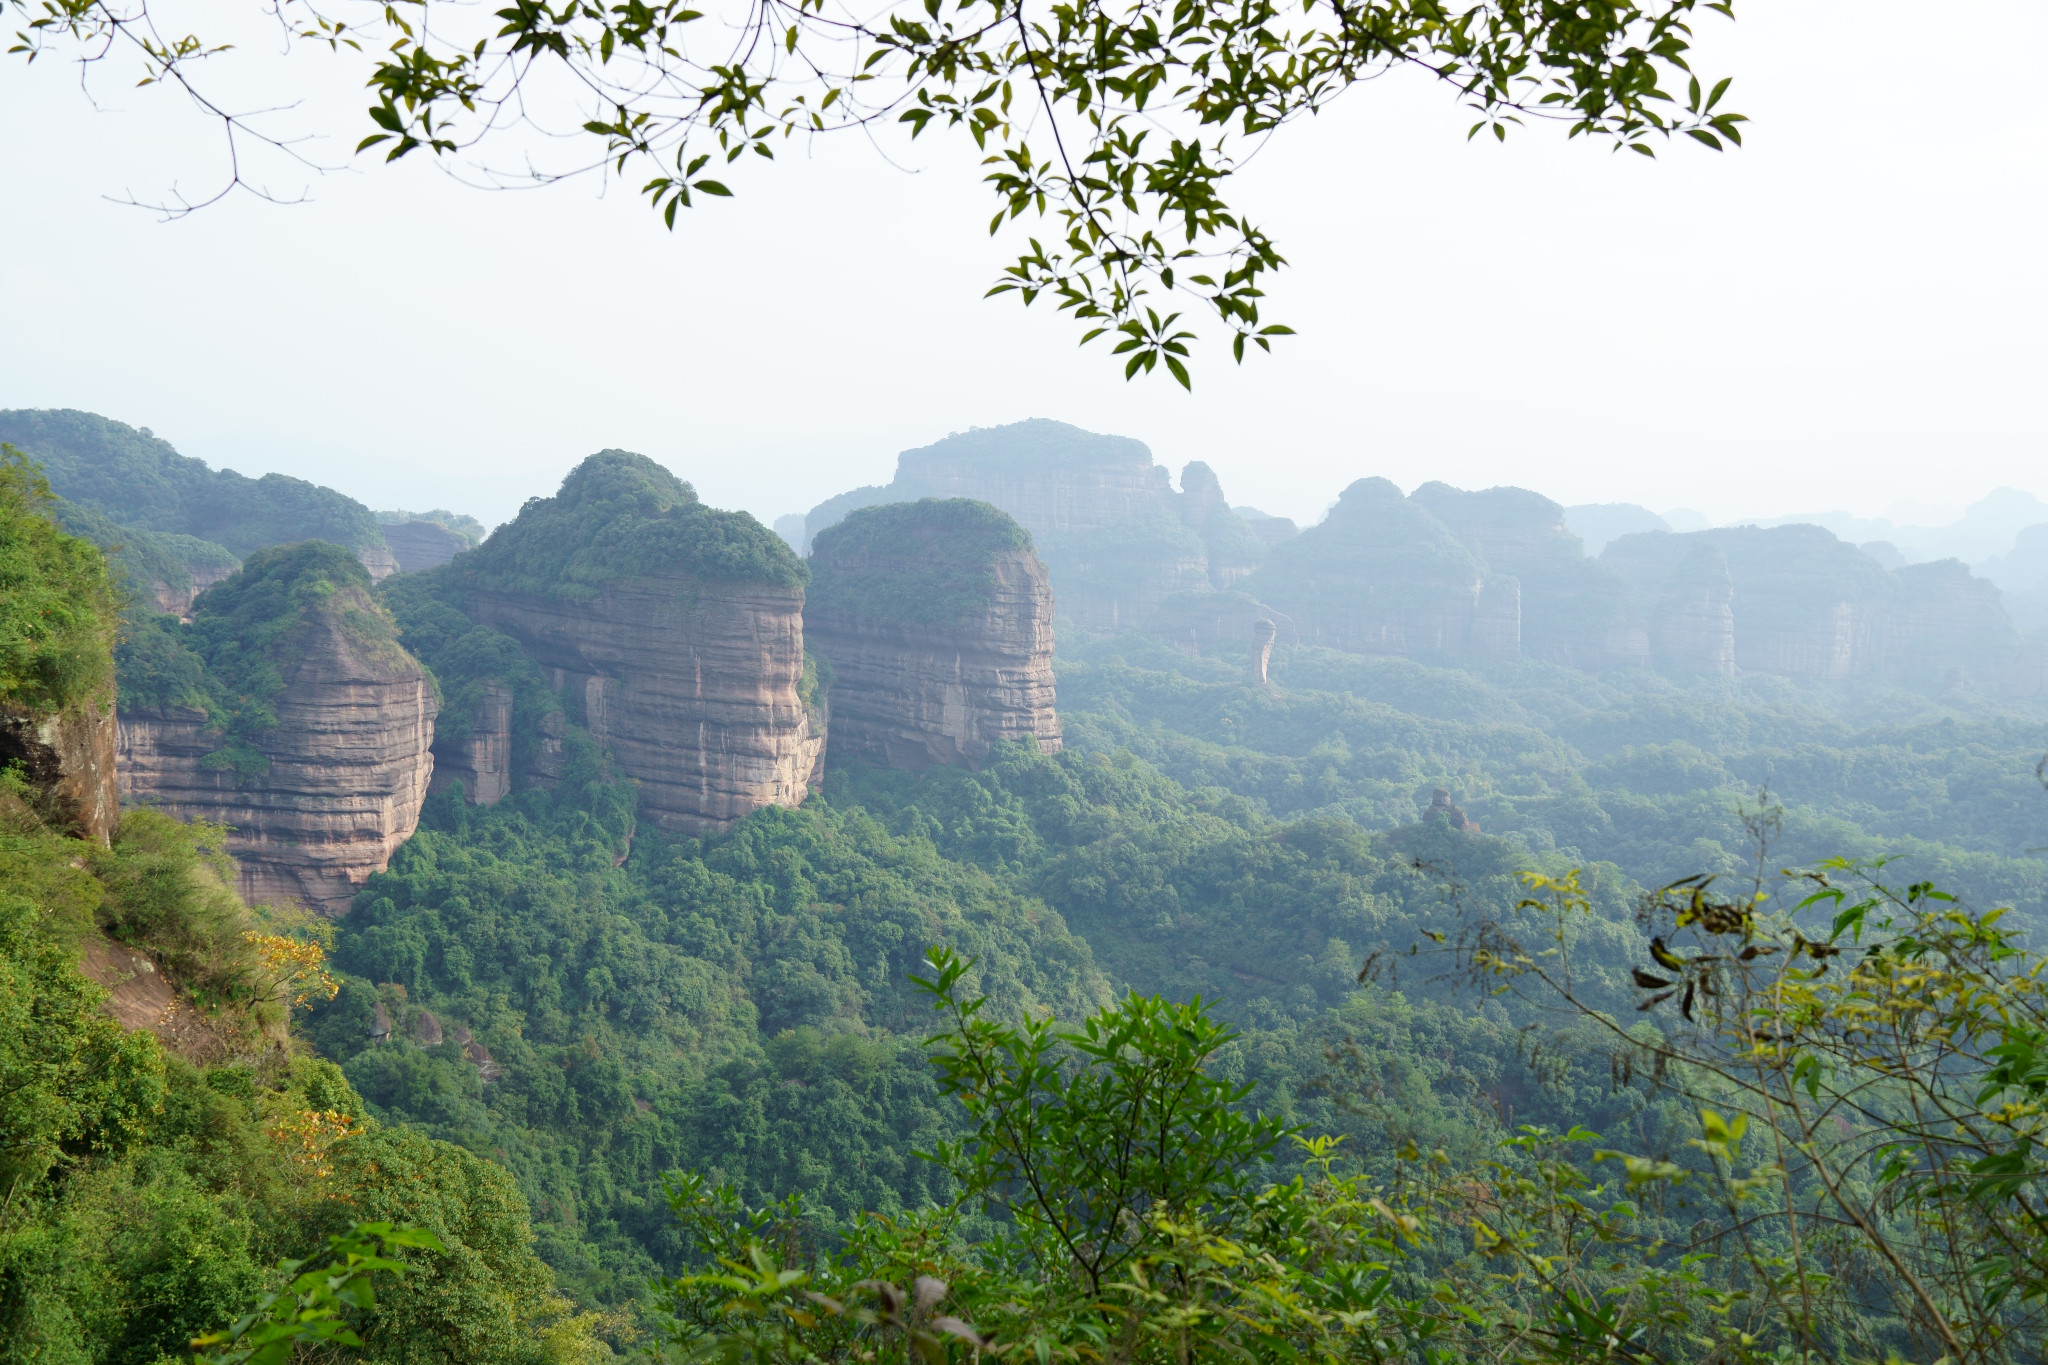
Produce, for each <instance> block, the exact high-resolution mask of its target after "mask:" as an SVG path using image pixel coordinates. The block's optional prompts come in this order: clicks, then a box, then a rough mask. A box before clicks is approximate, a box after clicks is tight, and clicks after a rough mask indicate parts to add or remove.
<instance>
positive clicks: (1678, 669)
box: [1652, 543, 1735, 677]
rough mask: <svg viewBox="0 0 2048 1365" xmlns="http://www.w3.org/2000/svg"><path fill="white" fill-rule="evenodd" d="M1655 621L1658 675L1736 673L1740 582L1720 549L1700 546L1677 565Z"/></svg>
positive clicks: (1669, 578)
mask: <svg viewBox="0 0 2048 1365" xmlns="http://www.w3.org/2000/svg"><path fill="white" fill-rule="evenodd" d="M1655 621H1656V626H1655V636H1654V639H1653V642H1652V643H1653V647H1654V648H1653V655H1654V658H1655V660H1656V666H1657V668H1658V670H1659V671H1661V672H1663V673H1667V674H1670V675H1672V676H1674V677H1683V676H1686V675H1689V674H1710V673H1711V674H1719V675H1721V676H1724V677H1725V676H1729V675H1732V674H1733V673H1734V672H1735V583H1734V580H1732V579H1731V578H1730V577H1729V576H1728V556H1727V555H1726V554H1724V553H1722V551H1721V547H1720V546H1718V545H1713V544H1704V543H1703V544H1699V545H1695V546H1693V547H1692V549H1691V550H1689V551H1688V552H1687V553H1686V554H1685V556H1684V557H1683V558H1682V559H1680V560H1679V561H1678V563H1677V564H1676V565H1674V566H1673V568H1672V571H1671V574H1670V576H1669V577H1668V578H1666V579H1665V582H1664V591H1663V594H1662V596H1661V598H1660V600H1659V601H1658V603H1657V610H1656V616H1655Z"/></svg>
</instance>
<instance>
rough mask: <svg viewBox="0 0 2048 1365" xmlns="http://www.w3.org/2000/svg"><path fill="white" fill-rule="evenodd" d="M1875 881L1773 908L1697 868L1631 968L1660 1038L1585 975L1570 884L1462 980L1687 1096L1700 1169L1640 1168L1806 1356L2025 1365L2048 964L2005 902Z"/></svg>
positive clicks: (1636, 1175) (2037, 1348)
mask: <svg viewBox="0 0 2048 1365" xmlns="http://www.w3.org/2000/svg"><path fill="white" fill-rule="evenodd" d="M1767 824H1768V820H1767V819H1766V820H1764V821H1763V822H1761V823H1758V824H1757V828H1758V830H1759V833H1760V834H1761V833H1763V832H1765V830H1764V825H1767ZM1885 873H1886V863H1885V862H1884V861H1882V860H1880V861H1876V862H1852V861H1846V860H1831V861H1828V862H1824V863H1822V864H1820V865H1818V866H1817V867H1815V868H1813V869H1810V870H1807V871H1804V872H1799V873H1788V874H1786V875H1787V877H1788V878H1789V879H1790V880H1789V883H1788V884H1789V885H1790V887H1791V888H1792V889H1793V892H1794V894H1795V895H1796V896H1797V899H1796V900H1795V901H1794V902H1793V903H1792V904H1791V905H1790V907H1789V908H1787V909H1785V910H1782V911H1779V910H1773V909H1772V908H1771V907H1770V906H1769V904H1768V902H1769V900H1770V893H1769V892H1768V891H1767V890H1765V887H1764V879H1763V878H1762V877H1761V876H1759V877H1757V878H1756V879H1754V880H1753V882H1752V883H1751V885H1750V886H1749V887H1748V888H1747V889H1746V890H1743V891H1742V892H1740V893H1739V894H1727V893H1723V892H1722V891H1720V890H1719V889H1718V887H1717V886H1716V885H1715V879H1713V878H1709V877H1692V878H1686V879H1684V880H1682V881H1679V882H1676V883H1673V884H1671V885H1669V886H1666V887H1663V888H1661V889H1659V890H1657V891H1654V892H1652V893H1649V894H1648V895H1646V896H1645V897H1644V899H1643V902H1642V906H1641V909H1640V911H1639V918H1640V920H1641V922H1642V925H1643V927H1644V929H1645V930H1646V931H1648V932H1649V935H1650V937H1649V960H1648V961H1647V962H1644V963H1643V964H1641V965H1639V966H1636V967H1634V968H1632V969H1631V972H1630V977H1631V987H1632V989H1633V990H1634V992H1635V994H1636V995H1637V1003H1636V1010H1637V1012H1638V1013H1639V1014H1643V1015H1646V1016H1648V1017H1650V1018H1652V1019H1656V1020H1659V1021H1661V1025H1662V1026H1661V1027H1659V1028H1644V1027H1636V1028H1625V1025H1624V1021H1622V1020H1620V1019H1617V1018H1615V1017H1614V1016H1613V1015H1612V1014H1610V1013H1607V1012H1605V1011H1603V1010H1602V1009H1600V1008H1597V1007H1596V1006H1595V1004H1594V1003H1593V1001H1592V999H1591V989H1590V988H1589V985H1588V978H1587V975H1586V974H1585V973H1584V972H1583V971H1581V972H1580V973H1579V974H1578V975H1576V976H1575V975H1574V969H1573V965H1572V958H1573V946H1574V943H1575V941H1576V940H1577V938H1578V936H1579V929H1580V925H1581V923H1582V922H1583V921H1584V920H1585V918H1586V916H1587V915H1588V914H1589V913H1590V903H1589V900H1588V898H1587V896H1586V893H1585V891H1584V890H1583V889H1582V888H1581V887H1580V885H1579V883H1578V879H1577V877H1576V875H1573V876H1568V877H1562V878H1549V877H1544V876H1540V875H1537V874H1533V873H1531V874H1525V876H1524V880H1525V882H1526V883H1527V885H1528V888H1529V892H1530V894H1529V895H1528V897H1527V898H1525V899H1524V900H1523V901H1522V902H1521V904H1520V906H1519V908H1518V912H1517V918H1516V919H1515V920H1513V921H1498V922H1488V923H1483V924H1481V925H1479V926H1476V928H1475V929H1474V930H1473V931H1472V932H1470V933H1469V934H1468V935H1467V937H1466V938H1465V939H1464V940H1463V942H1462V943H1461V945H1460V946H1459V947H1458V949H1457V951H1458V952H1459V953H1460V955H1461V957H1462V960H1463V962H1464V965H1465V967H1466V970H1467V971H1468V972H1469V974H1470V976H1471V978H1472V979H1474V980H1475V981H1480V982H1484V983H1488V984H1489V985H1490V987H1491V988H1492V989H1494V990H1496V991H1502V990H1513V991H1518V992H1525V991H1528V990H1529V989H1530V988H1531V987H1534V988H1535V990H1536V994H1537V996H1538V997H1539V998H1547V999H1548V1000H1550V1001H1552V1002H1556V1003H1561V1004H1563V1005H1564V1006H1566V1007H1568V1008H1569V1009H1571V1010H1573V1011H1574V1012H1576V1013H1577V1014H1578V1015H1579V1016H1580V1017H1581V1018H1582V1019H1584V1020H1587V1021H1592V1022H1595V1023H1597V1024H1598V1025H1599V1026H1601V1027H1604V1028H1606V1029H1607V1030H1608V1031H1609V1033H1610V1035H1611V1037H1612V1038H1613V1041H1614V1044H1615V1060H1616V1064H1617V1069H1618V1073H1619V1074H1620V1075H1621V1076H1622V1077H1623V1078H1624V1079H1626V1078H1627V1077H1629V1076H1630V1075H1631V1074H1633V1073H1635V1072H1637V1071H1639V1070H1640V1071H1642V1072H1644V1073H1647V1074H1649V1075H1650V1076H1652V1077H1653V1078H1654V1081H1655V1083H1656V1084H1658V1085H1661V1086H1666V1087H1670V1088H1672V1089H1675V1090H1677V1091H1678V1092H1680V1093H1682V1094H1684V1095H1686V1096H1688V1097H1690V1098H1691V1099H1692V1100H1694V1101H1695V1102H1696V1104H1697V1105H1698V1106H1699V1119H1700V1125H1701V1135H1700V1137H1699V1138H1698V1139H1696V1140H1694V1141H1693V1142H1692V1144H1691V1145H1692V1147H1693V1148H1694V1150H1695V1152H1696V1153H1697V1157H1698V1159H1696V1160H1695V1161H1694V1162H1693V1163H1692V1165H1691V1167H1690V1168H1688V1167H1686V1166H1683V1165H1681V1164H1679V1163H1675V1162H1671V1161H1663V1160H1652V1159H1649V1158H1628V1159H1626V1160H1628V1162H1629V1169H1630V1173H1631V1177H1632V1178H1633V1179H1634V1180H1636V1181H1637V1182H1638V1183H1641V1184H1644V1185H1652V1186H1656V1185H1672V1186H1675V1185H1677V1184H1678V1183H1680V1182H1687V1181H1690V1182H1691V1184H1692V1185H1693V1186H1697V1187H1699V1194H1700V1197H1701V1201H1702V1202H1703V1203H1704V1205H1705V1206H1706V1207H1708V1208H1709V1210H1710V1211H1711V1212H1712V1214H1713V1216H1710V1217H1707V1218H1704V1219H1702V1220H1701V1221H1700V1222H1699V1223H1698V1224H1697V1225H1696V1226H1695V1227H1694V1228H1693V1229H1692V1230H1691V1234H1690V1240H1689V1243H1688V1246H1687V1249H1688V1250H1689V1251H1691V1252H1694V1253H1699V1254H1710V1255H1712V1256H1715V1257H1717V1258H1727V1259H1728V1262H1729V1264H1730V1265H1731V1266H1732V1267H1733V1268H1735V1269H1736V1270H1737V1271H1738V1272H1739V1273H1740V1278H1741V1280H1742V1281H1743V1283H1744V1286H1745V1292H1746V1294H1747V1295H1748V1297H1749V1298H1750V1300H1751V1302H1752V1304H1753V1305H1754V1306H1755V1307H1757V1308H1762V1309H1764V1310H1767V1313H1766V1317H1767V1319H1768V1320H1769V1321H1770V1322H1772V1323H1774V1324H1775V1326H1776V1330H1777V1331H1779V1332H1781V1333H1782V1334H1783V1337H1784V1339H1785V1340H1786V1341H1787V1342H1788V1343H1790V1344H1791V1345H1793V1346H1796V1348H1797V1351H1798V1354H1799V1356H1800V1357H1801V1358H1815V1359H1819V1358H1827V1359H1842V1358H1849V1359H1871V1360H1879V1359H1886V1358H1895V1354H1896V1353H1898V1352H1902V1351H1910V1352H1913V1353H1914V1354H1915V1358H1918V1356H1919V1355H1922V1354H1924V1355H1926V1356H1927V1357H1928V1358H1933V1357H1937V1356H1938V1357H1941V1358H1943V1359H1946V1360H1948V1361H1951V1362H1954V1363H1955V1365H1963V1363H1964V1362H2004V1361H2033V1360H2039V1359H2041V1358H2042V1356H2041V1346H2042V1342H2043V1341H2044V1340H2048V1319H2044V1314H2043V1308H2044V1304H2048V1222H2044V1217H2043V1205H2042V1200H2043V1198H2044V1196H2048V1162H2044V1161H2043V1156H2042V1143H2043V1140H2044V1137H2048V1001H2044V996H2043V987H2044V980H2043V973H2044V967H2048V959H2044V958H2043V957H2042V956H2041V955H2040V954H2039V953H2038V952H2037V951H2035V950H2033V949H2031V948H2029V947H2027V946H2026V944H2025V941H2024V937H2023V935H2022V934H2021V932H2020V931H2019V930H2018V929H2017V928H2016V927H2015V926H2014V925H2013V924H2012V923H2011V921H2010V919H2009V916H2008V912H2007V911H2005V910H1998V909H1994V910H1991V911H1988V912H1971V911H1968V910H1966V909H1964V908H1963V907H1962V906H1961V905H1960V904H1959V903H1958V902H1957V901H1956V900H1955V898H1954V897H1952V896H1950V895H1948V894H1946V893H1944V892H1942V891H1940V890H1938V889H1936V888H1935V887H1934V886H1933V885H1932V884H1930V883H1926V882H1915V883H1911V884H1908V885H1906V886H1903V887H1901V886H1898V885H1895V884H1894V883H1892V882H1891V881H1889V880H1888V879H1887V877H1886V875H1885ZM1531 925H1537V926H1540V927H1541V933H1540V935H1537V936H1533V937H1531V936H1529V935H1527V933H1526V930H1527V929H1528V927H1529V926H1531ZM1616 1155H1617V1157H1618V1156H1619V1154H1616ZM1753 1311H1754V1310H1753Z"/></svg>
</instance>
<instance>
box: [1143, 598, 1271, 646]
mask: <svg viewBox="0 0 2048 1365" xmlns="http://www.w3.org/2000/svg"><path fill="white" fill-rule="evenodd" d="M1261 621H1264V622H1265V623H1266V624H1267V625H1268V626H1269V627H1271V629H1270V630H1269V631H1267V632H1266V634H1267V635H1268V636H1270V637H1271V638H1272V639H1273V640H1275V641H1277V642H1278V643H1280V644H1283V645H1298V644H1300V643H1301V632H1300V631H1298V630H1296V629H1295V626H1294V620H1293V618H1292V617H1290V616H1288V614H1287V613H1286V612H1284V611H1276V610H1274V609H1273V608H1272V607H1269V606H1267V605H1266V604H1265V603H1264V602H1261V601H1259V599H1258V598H1256V597H1253V596H1252V595H1251V594H1249V593H1243V592H1238V591H1236V590H1234V589H1233V590H1231V591H1227V592H1184V593H1179V594H1177V595H1175V596H1173V597H1169V598H1167V599H1166V600H1165V601H1164V602H1162V603H1161V604H1160V606H1159V616H1158V619H1157V621H1156V622H1155V624H1154V626H1153V631H1154V633H1155V634H1158V635H1161V636H1163V637H1165V639H1166V641H1167V642H1168V643H1169V644H1172V645H1175V646H1177V647H1178V648H1181V649H1184V650H1186V651H1188V652H1189V653H1190V654H1214V653H1217V652H1218V651H1223V652H1234V651H1236V650H1240V649H1243V648H1245V647H1246V646H1247V645H1252V644H1253V643H1254V642H1255V640H1256V639H1257V637H1258V636H1259V634H1260V631H1259V625H1258V623H1259V622H1261Z"/></svg>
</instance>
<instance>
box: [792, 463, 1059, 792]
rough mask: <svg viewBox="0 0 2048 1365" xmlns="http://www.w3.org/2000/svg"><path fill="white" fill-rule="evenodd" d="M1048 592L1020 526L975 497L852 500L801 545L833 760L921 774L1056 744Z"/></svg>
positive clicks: (809, 632) (808, 633)
mask: <svg viewBox="0 0 2048 1365" xmlns="http://www.w3.org/2000/svg"><path fill="white" fill-rule="evenodd" d="M1052 613H1053V606H1052V588H1051V585H1050V583H1049V581H1048V580H1047V577H1046V572H1045V567H1044V566H1043V565H1042V564H1040V563H1039V562H1038V557H1037V556H1036V555H1035V554H1033V553H1032V550H1031V537H1030V534H1029V533H1028V532H1026V531H1025V530H1024V528H1023V527H1021V526H1019V525H1018V524H1017V523H1016V522H1015V521H1013V520H1011V519H1010V518H1009V517H1008V516H1006V515H1004V514H1003V513H1002V512H999V511H997V510H996V509H995V508H993V507H991V506H989V505H988V504H987V503H985V502H975V501H972V500H969V499H965V498H951V499H932V498H927V499H924V500H921V501H919V502H914V503H890V504H887V505H885V506H881V507H869V508H863V509H861V510H859V511H856V512H854V513H853V514H852V515H850V516H848V517H847V518H846V519H845V520H844V521H841V522H840V523H838V524H837V525H835V526H832V527H830V528H829V529H827V530H826V531H824V532H823V533H822V534H821V535H820V536H819V537H818V540H817V543H816V545H815V546H814V547H813V549H812V551H811V586H810V591H809V594H808V597H807V599H806V601H805V604H804V634H805V639H806V642H807V645H808V646H809V647H811V648H815V649H816V650H817V651H818V653H819V654H820V655H821V656H822V657H823V659H824V661H825V662H826V664H827V665H829V667H830V669H831V675H832V687H831V701H832V740H831V754H832V757H833V758H834V759H835V760H838V759H842V758H850V759H854V760H857V761H859V762H863V763H870V764H874V765H876V766H878V767H885V768H904V769H908V770H911V771H914V772H921V771H923V770H924V769H925V768H928V767H932V766H934V765H939V764H953V765H965V766H968V767H975V766H978V765H979V764H980V763H981V761H982V759H984V758H985V757H986V756H987V755H988V752H989V747H990V745H991V744H994V743H998V742H1001V741H1003V740H1015V739H1029V740H1034V741H1035V742H1036V743H1037V744H1038V746H1039V748H1040V749H1042V750H1044V751H1047V752H1052V751H1056V750H1057V749H1058V748H1059V743H1060V729H1059V720H1058V718H1057V717H1056V716H1055V715H1054V713H1053V679H1052Z"/></svg>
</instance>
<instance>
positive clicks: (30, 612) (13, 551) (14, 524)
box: [0, 445, 120, 713]
mask: <svg viewBox="0 0 2048 1365" xmlns="http://www.w3.org/2000/svg"><path fill="white" fill-rule="evenodd" d="M55 509H56V501H55V499H54V498H53V497H52V496H51V494H50V485H49V482H48V480H46V479H45V478H44V477H43V473H42V471H41V470H40V469H39V468H38V467H37V466H36V465H35V464H34V463H33V462H32V461H30V460H29V459H28V458H27V457H25V456H24V455H23V454H22V453H21V452H20V451H18V450H16V449H15V448H14V447H13V446H9V445H0V704H5V705H8V706H10V707H13V708H17V709H20V710H25V711H29V712H33V713H48V712H52V711H60V710H63V709H65V708H66V707H69V706H73V705H76V704H77V703H79V702H81V701H84V700H86V699H87V698H89V697H93V696H96V695H98V694H100V693H102V692H104V691H105V689H106V688H107V686H108V684H109V683H111V682H112V681H113V668H112V661H111V659H110V658H109V657H108V650H109V648H110V647H111V646H112V644H113V640H114V632H115V630H116V628H117V622H118V618H119V614H120V601H119V598H118V596H117V595H116V593H115V590H114V586H113V584H112V583H111V582H110V581H109V578H108V574H107V563H106V558H105V556H103V555H102V554H101V553H100V551H99V550H98V549H97V548H96V547H94V546H93V545H92V543H91V542H89V541H86V540H81V539H79V538H78V537H76V536H70V535H66V534H65V533H64V532H63V530H62V529H61V528H60V527H59V525H58V524H57V521H56V518H55V516H54V513H55Z"/></svg>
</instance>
